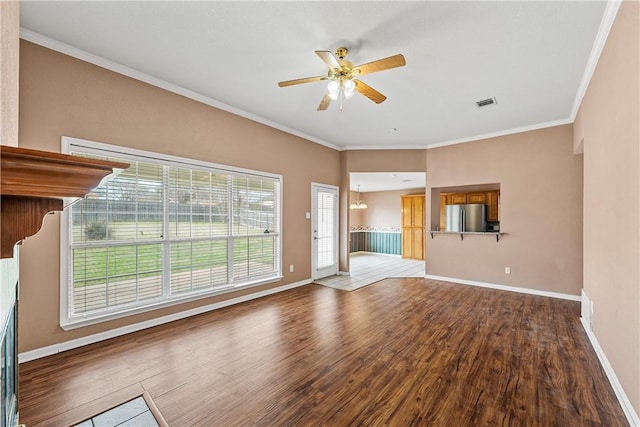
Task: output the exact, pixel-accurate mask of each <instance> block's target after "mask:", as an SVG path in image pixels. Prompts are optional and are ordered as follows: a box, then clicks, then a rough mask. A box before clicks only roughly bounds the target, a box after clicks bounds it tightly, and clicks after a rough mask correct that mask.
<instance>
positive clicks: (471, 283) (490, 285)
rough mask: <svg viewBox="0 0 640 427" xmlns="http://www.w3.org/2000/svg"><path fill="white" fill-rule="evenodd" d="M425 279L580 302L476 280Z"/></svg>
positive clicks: (574, 297) (567, 296) (566, 296)
mask: <svg viewBox="0 0 640 427" xmlns="http://www.w3.org/2000/svg"><path fill="white" fill-rule="evenodd" d="M424 277H425V279H431V280H440V281H443V282H452V283H457V284H460V285H469V286H479V287H481V288H490V289H498V290H500V291H509V292H517V293H521V294H529V295H538V296H541V297H550V298H558V299H566V300H569V301H580V295H571V294H563V293H560V292H550V291H541V290H538V289H531V288H521V287H518V286H507V285H498V284H495V283H487V282H478V281H475V280H466V279H458V278H455V277H445V276H434V275H433V274H425V276H424Z"/></svg>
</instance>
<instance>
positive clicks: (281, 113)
mask: <svg viewBox="0 0 640 427" xmlns="http://www.w3.org/2000/svg"><path fill="white" fill-rule="evenodd" d="M610 9H611V7H607V3H606V2H602V1H584V2H576V1H557V2H546V1H528V2H523V1H512V2H506V1H501V2H488V1H478V2H471V1H470V2H457V1H448V2H426V1H425V2H404V1H386V2H385V1H377V2H355V1H353V2H338V1H329V2H306V1H297V2H296V1H287V2H271V1H259V2H239V1H234V2H231V1H224V2H213V1H209V2H178V1H162V2H149V1H142V2H124V1H123V2H95V1H90V2H84V1H72V2H33V1H25V0H23V1H22V2H21V26H22V27H23V30H22V37H23V38H25V39H27V40H31V41H34V42H37V43H40V44H43V45H45V46H49V47H53V48H56V49H58V50H61V51H63V52H66V53H70V54H73V55H75V56H78V57H80V58H81V59H85V60H89V61H91V62H94V63H97V64H98V65H102V66H105V67H107V68H110V69H114V70H116V71H119V72H122V73H124V74H128V75H131V76H133V77H136V78H140V79H142V80H145V81H148V82H151V83H153V84H158V85H159V86H161V87H165V88H167V89H169V90H173V91H176V92H178V93H183V94H186V95H188V96H191V97H193V98H196V99H198V100H200V101H202V102H205V103H208V104H211V105H214V106H217V107H220V108H224V109H226V110H229V111H232V112H235V113H237V114H240V115H243V116H245V117H249V118H251V119H254V120H257V121H259V122H262V123H266V124H269V125H271V126H274V127H276V128H279V129H283V130H285V131H288V132H291V133H293V134H296V135H300V136H303V137H305V138H307V139H310V140H312V141H315V142H318V143H321V144H324V145H328V146H330V147H334V148H336V149H340V150H342V149H362V148H425V147H429V146H431V147H433V146H438V145H445V144H449V143H456V142H462V141H466V140H473V139H477V138H481V137H486V136H491V135H497V134H505V133H510V132H513V131H518V130H525V129H533V128H538V127H545V126H550V125H554V124H560V123H568V122H570V121H572V120H573V116H574V115H575V109H576V105H577V102H579V101H580V98H581V96H582V95H581V91H582V90H583V89H584V84H585V81H584V79H585V76H586V78H588V75H589V68H590V67H591V68H592V67H593V62H594V58H596V59H597V55H598V53H599V50H598V48H597V46H598V40H600V39H602V38H603V33H604V35H605V36H606V31H607V28H606V25H602V28H603V29H600V27H601V22H605V23H606V17H607V13H609V14H610V12H608V11H609V10H610ZM603 17H605V19H604V21H603ZM599 29H600V32H599ZM339 46H346V47H348V48H349V49H350V54H349V56H348V59H349V60H351V61H352V62H353V63H355V64H361V63H365V62H370V61H372V60H375V59H379V58H383V57H387V56H391V55H394V54H397V53H402V54H404V56H405V58H406V62H407V65H406V66H405V67H402V68H396V69H392V70H387V71H383V72H380V73H375V74H369V75H366V76H362V77H361V80H362V81H364V82H365V83H367V84H369V85H370V86H372V87H374V88H375V89H377V90H379V91H380V92H382V93H383V94H385V95H387V97H388V99H387V101H385V102H384V103H382V104H379V105H377V104H374V103H373V102H371V101H369V100H368V99H366V98H365V97H363V96H361V95H359V94H356V96H354V98H352V99H351V100H349V101H347V102H346V103H345V108H344V111H342V112H340V111H339V110H338V108H337V106H336V105H332V106H331V107H330V108H329V110H328V111H324V112H318V111H316V107H317V105H318V103H319V102H320V99H321V98H322V96H323V95H324V93H325V89H326V87H325V83H324V82H316V83H310V84H305V85H299V86H291V87H285V88H280V87H278V86H277V82H278V81H281V80H290V79H295V78H300V77H307V76H316V75H321V74H324V73H325V72H326V67H325V65H324V63H323V62H322V61H320V59H319V58H318V57H316V55H315V54H314V53H313V51H314V50H333V49H335V48H337V47H339ZM594 46H595V48H594ZM592 50H593V52H594V53H592ZM490 97H496V99H497V101H498V104H497V105H493V106H490V107H486V108H483V109H478V108H477V107H476V105H475V101H478V100H481V99H485V98H490ZM334 104H335V103H334ZM391 128H395V129H396V130H397V131H395V132H391V131H390V129H391Z"/></svg>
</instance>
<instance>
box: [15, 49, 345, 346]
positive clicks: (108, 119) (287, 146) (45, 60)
mask: <svg viewBox="0 0 640 427" xmlns="http://www.w3.org/2000/svg"><path fill="white" fill-rule="evenodd" d="M20 61H21V68H20V141H19V142H20V145H21V146H24V147H28V148H37V149H44V150H49V151H59V150H60V138H61V136H63V135H66V136H72V137H77V138H83V139H88V140H93V141H99V142H104V143H108V144H114V145H121V146H127V147H133V148H137V149H142V150H149V151H153V152H159V153H166V154H172V155H176V156H183V157H188V158H194V159H199V160H205V161H210V162H215V163H220V164H225V165H232V166H237V167H243V168H250V169H255V170H260V171H265V172H271V173H276V174H281V175H283V177H284V178H283V179H284V181H283V182H284V184H283V221H282V223H283V265H285V266H288V265H290V264H293V265H294V266H295V272H294V273H289V269H288V268H286V269H284V271H283V274H284V276H285V277H284V279H283V280H282V281H281V282H278V283H276V284H275V285H272V286H277V285H283V284H288V283H294V282H297V281H301V280H305V279H309V278H310V277H311V263H310V260H311V253H310V248H311V240H310V239H311V238H310V223H309V221H310V220H308V219H306V218H305V212H309V211H310V210H311V182H318V183H325V184H331V185H339V184H340V153H339V152H338V151H335V150H332V149H329V148H326V147H323V146H320V145H318V144H315V143H312V142H309V141H306V140H303V139H301V138H298V137H295V136H292V135H290V134H287V133H284V132H281V131H278V130H276V129H273V128H269V127H267V126H264V125H261V124H258V123H256V122H253V121H250V120H247V119H244V118H241V117H238V116H235V115H233V114H230V113H227V112H224V111H221V110H217V109H215V108H212V107H209V106H207V105H204V104H201V103H198V102H196V101H193V100H190V99H187V98H184V97H182V96H179V95H176V94H173V93H170V92H167V91H164V90H162V89H159V88H156V87H153V86H150V85H148V84H145V83H141V82H139V81H136V80H133V79H131V78H128V77H125V76H122V75H119V74H116V73H113V72H110V71H108V70H105V69H102V68H100V67H97V66H94V65H91V64H88V63H86V62H83V61H80V60H77V59H74V58H71V57H68V56H65V55H63V54H60V53H57V52H54V51H51V50H48V49H45V48H43V47H40V46H37V45H34V44H31V43H29V42H25V41H22V43H21V52H20ZM45 221H46V223H45V226H44V227H43V229H42V231H41V232H40V233H38V234H37V235H36V236H34V237H32V238H29V239H27V240H26V241H25V243H24V244H23V246H22V248H21V253H20V255H21V265H20V267H21V268H20V275H21V288H20V289H21V295H20V300H21V307H20V326H21V328H20V331H21V335H20V349H19V350H20V352H24V351H28V350H32V349H35V348H39V347H42V346H46V345H51V344H55V343H59V342H63V341H67V340H70V339H74V338H79V337H82V336H86V335H89V334H93V333H98V332H101V331H105V330H108V329H112V328H115V327H119V326H124V325H127V324H131V323H135V322H140V321H143V320H147V319H149V318H153V317H157V316H162V315H167V314H171V313H174V312H177V311H182V310H186V309H190V308H193V307H195V306H198V305H205V304H210V303H212V302H215V301H219V300H221V299H226V298H230V297H235V296H238V295H239V294H240V293H234V294H228V295H227V296H222V297H215V298H208V299H205V300H201V301H199V302H193V303H188V304H182V305H180V306H177V307H172V308H167V309H163V310H157V311H155V312H151V313H145V314H140V315H136V316H131V317H128V318H125V319H120V320H117V321H112V322H107V323H104V324H100V325H94V326H90V327H86V328H80V329H76V330H73V331H68V332H64V331H63V330H62V329H61V328H60V327H59V326H58V325H59V319H58V301H59V215H58V214H56V215H54V216H49V217H47V219H46V220H45ZM261 289H263V288H261ZM254 290H255V289H254ZM243 293H246V292H243Z"/></svg>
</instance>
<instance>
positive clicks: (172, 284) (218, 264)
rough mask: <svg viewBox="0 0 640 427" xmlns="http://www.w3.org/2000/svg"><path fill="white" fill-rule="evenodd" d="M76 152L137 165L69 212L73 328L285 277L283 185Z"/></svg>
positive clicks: (253, 175)
mask: <svg viewBox="0 0 640 427" xmlns="http://www.w3.org/2000/svg"><path fill="white" fill-rule="evenodd" d="M100 145H102V144H100ZM72 148H73V149H72V150H70V151H72V153H73V154H77V155H84V156H91V157H97V158H105V159H107V158H108V159H110V160H118V161H123V162H127V163H129V164H130V165H131V166H130V167H129V168H128V169H126V170H125V171H124V172H122V173H120V174H119V175H118V176H117V177H115V178H114V179H112V180H111V181H108V182H107V183H106V184H105V185H101V186H100V187H98V188H96V189H95V190H94V191H93V192H92V193H91V194H90V195H89V196H87V197H86V198H85V199H83V200H81V201H79V202H78V203H76V204H74V205H73V206H71V207H70V208H69V209H68V211H69V212H68V215H69V227H68V233H67V234H68V240H67V246H66V248H65V251H67V253H68V268H67V276H68V283H67V292H66V294H67V295H66V297H67V299H66V301H65V302H66V311H67V312H66V321H67V322H69V323H73V321H74V318H83V319H85V318H87V317H100V316H101V315H105V314H111V313H114V312H122V311H127V310H130V309H132V308H133V309H135V308H137V307H141V306H145V307H148V306H153V305H154V304H166V303H167V301H171V300H180V299H184V298H185V297H192V296H194V295H201V294H202V295H209V294H211V293H217V292H224V291H228V290H233V289H236V288H238V287H242V286H248V285H251V284H254V283H263V282H264V281H268V280H274V279H276V278H279V277H280V274H281V273H280V264H281V263H280V258H281V256H280V251H281V248H280V245H281V243H280V206H281V202H280V186H281V179H280V178H279V177H275V176H271V175H267V174H264V175H262V174H260V173H259V172H254V171H239V170H235V169H234V170H224V169H222V168H221V167H220V166H218V165H210V166H207V165H206V164H204V165H203V164H202V163H201V162H194V164H191V165H190V164H189V163H188V162H189V161H188V160H186V159H179V161H172V160H173V159H171V160H167V159H165V158H162V157H159V158H153V157H150V156H148V155H145V156H142V155H136V153H133V154H132V153H128V152H126V150H124V149H123V152H121V153H114V152H112V151H108V150H105V152H104V153H101V150H100V149H96V148H95V147H83V146H73V147H72ZM83 148H86V149H83ZM118 148H119V147H118ZM147 154H148V153H147ZM158 156H159V155H158Z"/></svg>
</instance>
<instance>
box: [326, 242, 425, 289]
mask: <svg viewBox="0 0 640 427" xmlns="http://www.w3.org/2000/svg"><path fill="white" fill-rule="evenodd" d="M349 266H350V269H351V271H350V274H349V275H337V276H329V277H325V278H323V279H318V280H314V283H318V284H320V285H323V286H328V287H330V288H335V289H342V290H344V291H353V290H356V289H359V288H361V287H363V286H367V285H370V284H372V283H375V282H378V281H380V280H382V279H387V278H390V277H424V275H425V262H424V261H421V260H414V259H407V258H401V257H400V256H398V255H382V254H376V253H371V252H354V253H352V254H351V255H350V258H349Z"/></svg>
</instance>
